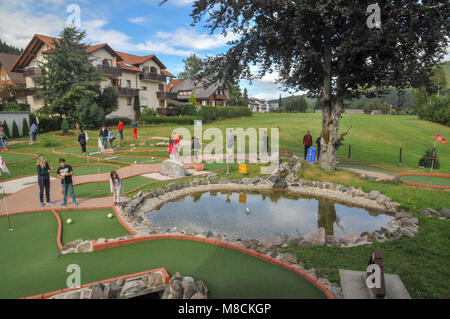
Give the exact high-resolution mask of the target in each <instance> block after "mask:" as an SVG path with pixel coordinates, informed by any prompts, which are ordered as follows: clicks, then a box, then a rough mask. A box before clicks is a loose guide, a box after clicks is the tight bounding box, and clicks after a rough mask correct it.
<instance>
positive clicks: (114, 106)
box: [97, 87, 119, 116]
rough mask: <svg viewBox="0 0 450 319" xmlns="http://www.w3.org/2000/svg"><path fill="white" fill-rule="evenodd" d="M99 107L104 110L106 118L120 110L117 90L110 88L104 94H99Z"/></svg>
mask: <svg viewBox="0 0 450 319" xmlns="http://www.w3.org/2000/svg"><path fill="white" fill-rule="evenodd" d="M99 91H100V89H99ZM97 105H98V107H100V108H101V109H102V110H103V114H104V116H107V115H109V114H111V113H112V112H114V111H117V110H118V109H119V97H118V96H117V93H116V90H115V89H114V88H112V87H109V88H105V89H104V90H103V92H99V95H98V98H97Z"/></svg>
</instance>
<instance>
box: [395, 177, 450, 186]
mask: <svg viewBox="0 0 450 319" xmlns="http://www.w3.org/2000/svg"><path fill="white" fill-rule="evenodd" d="M400 176H429V177H444V178H450V174H427V173H402V174H397V175H395V176H394V177H400ZM401 182H402V183H403V184H405V185H409V186H415V187H423V188H432V189H450V186H439V185H429V184H420V183H413V182H407V181H401Z"/></svg>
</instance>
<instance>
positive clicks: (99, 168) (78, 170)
mask: <svg viewBox="0 0 450 319" xmlns="http://www.w3.org/2000/svg"><path fill="white" fill-rule="evenodd" d="M55 170H56V168H55ZM113 170H117V167H115V166H113V165H108V164H105V165H95V164H93V165H83V166H73V172H74V176H82V175H95V174H98V172H100V174H103V173H109V172H111V171H113ZM52 175H53V176H56V173H53V174H52Z"/></svg>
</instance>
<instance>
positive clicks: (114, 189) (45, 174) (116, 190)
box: [36, 156, 123, 207]
mask: <svg viewBox="0 0 450 319" xmlns="http://www.w3.org/2000/svg"><path fill="white" fill-rule="evenodd" d="M36 171H37V176H38V184H39V200H40V205H41V207H43V206H45V205H54V203H53V202H52V201H51V199H50V174H51V173H52V171H53V167H50V165H49V164H48V162H47V159H46V158H45V157H44V156H41V157H39V159H38V161H37V163H36ZM56 174H57V176H58V178H59V179H60V180H61V187H62V193H63V201H62V203H61V206H66V205H67V194H68V193H69V192H70V195H71V197H72V203H73V205H74V206H78V202H77V198H76V196H75V190H74V187H73V179H72V176H73V174H74V171H73V168H72V166H70V165H69V164H67V163H66V160H65V159H64V158H60V159H59V167H58V169H57V170H56ZM109 186H110V190H111V193H112V194H113V199H114V205H118V204H119V203H120V191H121V189H122V186H123V182H122V179H121V178H120V177H119V174H118V173H117V172H116V171H111V174H110V179H109ZM44 192H45V199H46V202H44Z"/></svg>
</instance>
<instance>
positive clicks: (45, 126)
mask: <svg viewBox="0 0 450 319" xmlns="http://www.w3.org/2000/svg"><path fill="white" fill-rule="evenodd" d="M30 123H36V125H37V126H38V128H39V133H40V134H42V133H48V132H56V131H60V130H61V125H62V119H61V118H59V117H42V118H41V117H40V118H39V124H38V123H37V122H36V115H34V114H30Z"/></svg>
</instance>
